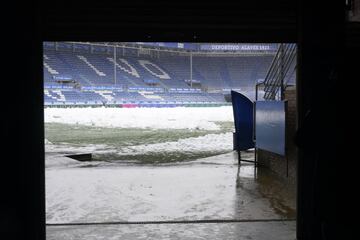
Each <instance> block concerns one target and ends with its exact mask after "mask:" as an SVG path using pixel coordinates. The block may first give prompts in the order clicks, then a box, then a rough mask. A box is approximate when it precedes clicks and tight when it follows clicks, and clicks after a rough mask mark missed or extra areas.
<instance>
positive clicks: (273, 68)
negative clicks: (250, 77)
mask: <svg viewBox="0 0 360 240" xmlns="http://www.w3.org/2000/svg"><path fill="white" fill-rule="evenodd" d="M295 56H296V45H295V44H280V45H279V48H278V51H277V53H276V55H275V57H274V59H273V60H272V62H271V65H270V67H269V69H268V72H267V74H266V77H265V80H264V82H263V83H264V92H265V94H264V98H265V99H266V100H274V99H275V96H276V94H277V93H278V92H279V90H281V96H282V94H283V90H284V89H285V88H286V84H287V83H288V81H289V79H287V77H288V75H289V74H288V73H289V70H290V68H291V67H292V66H293V62H294V59H295ZM295 68H296V65H295V66H294V69H295ZM293 72H294V71H293ZM293 72H292V73H291V74H290V77H291V76H292V74H293ZM290 77H289V78H290ZM286 79H287V80H286Z"/></svg>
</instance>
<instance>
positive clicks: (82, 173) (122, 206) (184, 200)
mask: <svg viewBox="0 0 360 240" xmlns="http://www.w3.org/2000/svg"><path fill="white" fill-rule="evenodd" d="M242 157H243V159H246V160H253V152H251V151H248V152H243V153H242ZM59 158H60V157H59ZM295 199H296V196H295V190H294V187H292V186H290V187H289V186H287V185H286V184H284V183H283V182H282V181H281V180H280V179H279V178H278V177H277V176H275V175H273V174H272V173H271V172H269V171H268V170H266V169H262V168H258V169H257V170H256V171H255V169H254V165H253V164H252V163H244V162H243V163H242V164H241V165H240V167H239V165H238V160H237V154H236V153H235V152H231V153H227V154H222V155H218V156H213V157H208V158H203V159H198V160H196V161H191V162H183V163H171V164H170V163H169V164H161V165H156V166H155V165H138V164H129V163H123V164H112V163H108V164H102V165H91V164H90V165H89V164H87V165H84V163H81V164H79V165H76V164H75V165H71V166H66V167H51V168H47V169H46V222H47V224H62V223H100V222H116V221H120V222H136V221H193V220H195V221H196V220H241V221H242V220H245V221H246V220H256V222H231V223H229V222H227V223H221V222H219V223H186V224H184V223H179V224H120V225H81V226H78V225H77V226H54V225H51V226H47V228H46V231H47V239H49V240H50V239H51V240H55V239H56V240H70V239H125V240H127V239H257V240H263V239H264V240H265V239H278V240H282V239H284V240H292V239H295V232H296V227H295V225H296V221H295V220H293V219H294V218H295V212H296V210H295ZM289 219H292V220H291V221H288V220H289ZM257 220H264V221H257ZM271 220H276V221H271ZM278 220H284V221H278Z"/></svg>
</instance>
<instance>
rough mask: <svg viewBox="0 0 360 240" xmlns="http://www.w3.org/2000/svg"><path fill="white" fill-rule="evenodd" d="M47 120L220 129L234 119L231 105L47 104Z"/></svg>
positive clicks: (149, 126) (98, 124)
mask: <svg viewBox="0 0 360 240" xmlns="http://www.w3.org/2000/svg"><path fill="white" fill-rule="evenodd" d="M44 114H45V122H46V123H66V124H81V125H86V126H97V127H121V128H151V129H204V130H219V129H220V126H218V125H217V124H216V123H215V122H232V121H233V112H232V107H231V106H223V107H216V108H213V107H197V108H185V107H178V108H46V109H45V112H44Z"/></svg>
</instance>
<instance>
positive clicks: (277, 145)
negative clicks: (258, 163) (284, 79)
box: [255, 101, 286, 156]
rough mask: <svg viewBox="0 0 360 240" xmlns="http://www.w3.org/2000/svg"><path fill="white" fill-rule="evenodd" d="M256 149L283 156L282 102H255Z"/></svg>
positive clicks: (283, 109)
mask: <svg viewBox="0 0 360 240" xmlns="http://www.w3.org/2000/svg"><path fill="white" fill-rule="evenodd" d="M255 108H256V117H255V119H256V120H255V123H256V128H255V129H256V134H255V135H256V147H257V148H260V149H264V150H267V151H269V152H273V153H277V154H280V155H283V156H285V108H286V102H284V101H257V102H256V105H255Z"/></svg>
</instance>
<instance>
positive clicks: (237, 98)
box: [231, 91, 254, 150]
mask: <svg viewBox="0 0 360 240" xmlns="http://www.w3.org/2000/svg"><path fill="white" fill-rule="evenodd" d="M231 99H232V105H233V111H234V122H235V138H236V140H235V142H236V144H235V145H236V146H235V147H236V149H237V150H247V149H249V148H253V147H254V141H253V126H254V124H253V111H254V109H253V102H252V101H250V99H248V98H247V97H246V96H244V95H243V94H241V93H238V92H235V91H231Z"/></svg>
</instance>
